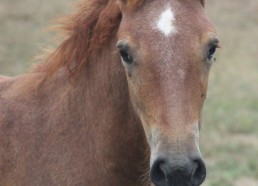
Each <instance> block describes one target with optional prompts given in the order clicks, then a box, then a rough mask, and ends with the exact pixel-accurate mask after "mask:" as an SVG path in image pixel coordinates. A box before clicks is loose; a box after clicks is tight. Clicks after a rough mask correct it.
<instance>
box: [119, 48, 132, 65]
mask: <svg viewBox="0 0 258 186" xmlns="http://www.w3.org/2000/svg"><path fill="white" fill-rule="evenodd" d="M120 56H121V58H122V60H123V62H125V63H127V64H131V63H132V62H133V58H132V56H131V55H130V54H129V53H128V52H127V51H125V50H120Z"/></svg>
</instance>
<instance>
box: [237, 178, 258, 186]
mask: <svg viewBox="0 0 258 186" xmlns="http://www.w3.org/2000/svg"><path fill="white" fill-rule="evenodd" d="M243 185H246V186H257V185H258V180H254V179H252V178H240V179H238V180H236V181H235V184H234V186H243Z"/></svg>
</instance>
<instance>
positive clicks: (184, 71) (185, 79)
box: [117, 0, 218, 186]
mask: <svg viewBox="0 0 258 186" xmlns="http://www.w3.org/2000/svg"><path fill="white" fill-rule="evenodd" d="M121 3H122V4H121V11H122V14H123V17H122V21H121V24H120V28H119V32H118V43H117V48H118V49H119V51H120V55H121V62H122V64H123V66H124V68H125V71H126V76H127V81H128V87H129V92H130V97H131V101H132V103H133V105H134V108H135V110H136V112H137V114H138V115H139V117H140V119H141V122H142V125H143V128H144V130H145V134H146V138H147V140H148V143H149V146H150V149H151V160H150V166H151V172H150V175H151V180H152V182H153V183H154V184H155V185H158V186H163V185H164V186H165V185H173V186H174V185H175V186H177V185H180V186H184V185H187V186H188V185H193V186H195V185H200V184H201V183H202V182H203V181H204V179H205V176H206V168H205V164H204V162H203V160H202V158H201V154H200V151H199V130H200V120H201V111H202V106H203V102H204V100H205V95H206V91H207V80H208V73H209V69H210V66H211V64H212V61H213V55H214V53H215V50H216V48H217V46H218V40H217V38H216V34H215V31H214V28H213V27H212V25H211V23H210V22H209V20H208V18H207V17H206V15H205V13H204V10H203V4H202V3H203V1H198V0H192V1H186V0H164V1H158V0H156V1H147V0H146V1H143V3H142V4H141V6H139V7H138V8H137V9H134V10H132V9H130V8H128V6H129V5H127V3H129V1H128V2H126V1H122V2H121ZM131 3H132V1H131Z"/></svg>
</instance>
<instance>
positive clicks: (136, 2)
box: [119, 0, 144, 10]
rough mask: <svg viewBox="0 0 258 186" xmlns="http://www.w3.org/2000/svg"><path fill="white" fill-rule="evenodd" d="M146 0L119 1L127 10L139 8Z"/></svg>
mask: <svg viewBox="0 0 258 186" xmlns="http://www.w3.org/2000/svg"><path fill="white" fill-rule="evenodd" d="M143 1H144V0H119V3H120V4H121V5H122V7H123V8H124V9H126V10H134V9H136V8H138V7H139V6H140V5H141V4H142V2H143Z"/></svg>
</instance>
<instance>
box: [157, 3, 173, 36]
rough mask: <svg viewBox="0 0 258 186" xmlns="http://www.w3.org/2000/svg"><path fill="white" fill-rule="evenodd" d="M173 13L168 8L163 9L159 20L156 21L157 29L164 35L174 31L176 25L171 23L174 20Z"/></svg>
mask: <svg viewBox="0 0 258 186" xmlns="http://www.w3.org/2000/svg"><path fill="white" fill-rule="evenodd" d="M175 20H176V19H175V15H174V13H173V12H172V10H171V9H170V8H168V9H166V10H165V11H163V12H162V13H161V15H160V18H159V21H158V23H157V26H158V29H159V30H160V31H161V32H162V33H163V34H165V36H169V35H170V34H171V33H175V32H176V27H175V26H174V25H173V23H174V21H175Z"/></svg>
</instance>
